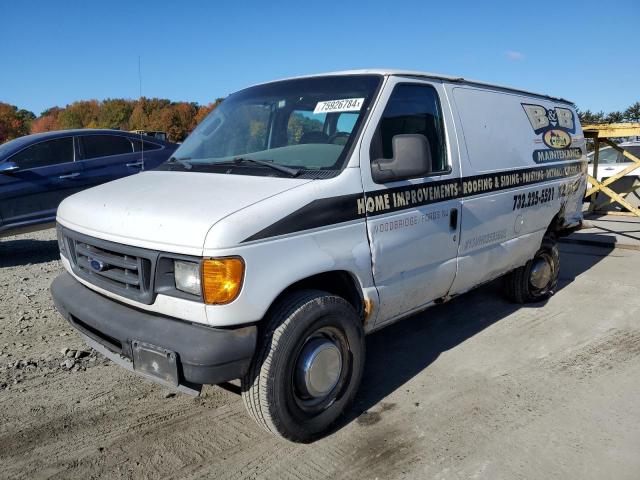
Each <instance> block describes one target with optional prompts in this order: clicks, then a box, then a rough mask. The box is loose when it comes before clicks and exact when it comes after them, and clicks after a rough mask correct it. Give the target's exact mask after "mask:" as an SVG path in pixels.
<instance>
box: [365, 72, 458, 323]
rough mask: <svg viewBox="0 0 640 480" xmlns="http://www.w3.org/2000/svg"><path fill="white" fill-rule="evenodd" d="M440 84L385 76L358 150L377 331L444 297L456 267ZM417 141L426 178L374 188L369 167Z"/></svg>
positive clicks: (454, 210)
mask: <svg viewBox="0 0 640 480" xmlns="http://www.w3.org/2000/svg"><path fill="white" fill-rule="evenodd" d="M445 99H446V97H445V95H444V90H443V88H442V85H441V84H440V83H438V82H435V81H434V82H427V81H416V80H413V79H412V80H408V79H401V78H397V77H391V78H390V79H389V80H388V82H387V84H386V86H385V89H384V91H383V93H382V95H381V101H380V102H379V104H378V106H377V107H376V110H375V111H374V112H373V114H372V117H371V122H372V125H375V128H368V129H367V131H366V133H365V135H364V137H363V142H362V147H361V151H360V166H361V172H362V182H363V186H364V191H365V198H364V202H363V203H362V204H361V205H360V206H361V207H362V208H363V209H364V210H366V218H367V233H368V235H369V243H370V247H371V255H372V264H373V276H374V281H375V285H376V287H377V289H378V293H379V298H380V308H379V312H378V317H377V319H376V324H381V323H387V322H391V321H393V320H395V319H396V318H399V317H402V316H404V315H406V314H408V313H409V312H411V311H415V310H418V309H420V308H421V307H423V306H425V305H426V304H428V303H430V302H432V301H433V300H435V299H438V298H440V297H443V296H445V295H446V294H447V293H448V291H449V288H450V287H451V285H452V283H453V280H454V277H455V274H456V265H457V250H458V240H459V224H460V221H459V219H460V200H459V199H458V189H459V177H460V168H459V160H458V155H457V149H456V148H451V145H450V142H449V140H450V139H451V138H455V136H454V135H453V133H452V130H453V119H452V117H451V111H450V109H449V107H448V105H447V104H446V100H445ZM406 134H409V135H416V134H419V135H423V136H425V137H426V138H427V140H428V144H429V148H430V152H431V172H429V173H425V174H424V175H423V176H419V177H417V178H406V179H402V178H399V179H395V180H393V181H391V182H387V183H377V182H376V181H375V180H374V179H373V177H372V173H371V168H370V166H371V162H372V161H373V160H376V159H378V158H384V159H391V158H393V157H394V152H393V141H392V140H393V137H394V136H396V135H406Z"/></svg>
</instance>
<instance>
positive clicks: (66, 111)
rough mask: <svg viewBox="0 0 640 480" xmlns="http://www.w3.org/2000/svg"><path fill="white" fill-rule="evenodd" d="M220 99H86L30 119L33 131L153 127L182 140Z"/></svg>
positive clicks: (54, 108)
mask: <svg viewBox="0 0 640 480" xmlns="http://www.w3.org/2000/svg"><path fill="white" fill-rule="evenodd" d="M220 102H222V99H221V98H218V99H216V101H215V102H213V103H209V104H207V105H199V104H197V103H195V102H172V101H171V100H167V99H164V98H146V97H142V98H140V99H139V100H129V99H124V98H110V99H107V100H103V101H98V100H83V101H79V102H74V103H72V104H70V105H67V106H66V107H64V108H59V107H52V108H49V109H47V110H45V111H44V112H42V115H40V117H38V118H37V119H35V120H34V121H33V122H32V123H31V133H40V132H47V131H51V130H62V129H68V128H115V129H119V130H150V131H163V132H167V135H168V138H169V140H171V141H174V142H180V141H183V140H184V139H185V138H186V137H187V135H189V133H190V132H191V131H192V130H193V129H194V128H195V127H196V126H197V125H198V124H199V123H200V122H201V121H202V120H204V118H205V117H206V116H207V115H208V114H209V113H210V112H211V111H212V110H213V109H214V108H216V107H217V106H218V105H219V104H220ZM23 135H24V133H23Z"/></svg>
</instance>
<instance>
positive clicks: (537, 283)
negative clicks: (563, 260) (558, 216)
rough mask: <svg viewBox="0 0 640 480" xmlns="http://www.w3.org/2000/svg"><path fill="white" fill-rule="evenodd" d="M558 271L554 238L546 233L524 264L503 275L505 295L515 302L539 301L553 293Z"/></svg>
mask: <svg viewBox="0 0 640 480" xmlns="http://www.w3.org/2000/svg"><path fill="white" fill-rule="evenodd" d="M559 272H560V254H559V252H558V244H557V242H556V240H555V239H554V238H553V237H551V236H549V235H546V236H545V237H544V238H543V240H542V245H541V246H540V249H539V250H538V251H537V252H536V254H535V256H534V257H533V258H532V259H531V260H529V261H528V262H527V263H526V264H525V265H524V266H522V267H519V268H516V269H515V270H513V271H512V272H510V273H508V274H507V275H506V276H505V290H506V294H507V297H509V299H510V300H511V301H513V302H516V303H530V302H539V301H541V300H544V299H546V298H549V297H550V296H551V295H553V294H554V293H555V290H556V287H557V285H558V274H559Z"/></svg>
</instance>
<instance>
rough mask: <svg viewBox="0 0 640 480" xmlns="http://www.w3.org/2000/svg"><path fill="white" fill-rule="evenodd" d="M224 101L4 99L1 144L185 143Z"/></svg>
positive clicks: (614, 115)
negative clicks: (54, 136)
mask: <svg viewBox="0 0 640 480" xmlns="http://www.w3.org/2000/svg"><path fill="white" fill-rule="evenodd" d="M222 100H223V99H222V98H218V99H216V100H215V101H214V102H212V103H209V104H206V105H199V104H198V103H195V102H172V101H171V100H167V99H165V98H145V97H142V98H140V99H138V100H130V99H125V98H111V99H107V100H103V101H99V100H82V101H78V102H74V103H72V104H70V105H67V106H66V107H52V108H49V109H47V110H45V111H44V112H42V114H41V115H40V116H39V117H36V115H35V114H34V113H33V112H30V111H28V110H24V109H18V107H16V106H14V105H9V104H8V103H2V102H0V144H2V143H4V142H7V141H9V140H12V139H14V138H17V137H21V136H23V135H28V134H29V133H40V132H48V131H51V130H64V129H69V128H116V129H119V130H151V131H156V130H158V131H163V132H167V135H168V137H169V140H171V141H173V142H181V141H183V140H184V139H185V138H186V137H187V135H188V134H189V133H190V132H191V131H192V130H193V129H194V128H195V127H196V125H198V123H200V122H201V121H202V120H203V119H204V117H206V116H207V115H208V114H209V112H211V111H212V110H213V109H214V108H216V107H217V106H218V104H220V102H221V101H222ZM578 116H579V117H580V123H582V124H587V123H619V122H640V102H636V103H634V104H633V105H631V106H630V107H629V108H627V109H626V110H624V111H615V112H609V113H606V114H605V113H604V112H603V111H600V112H595V113H594V112H592V111H591V110H585V111H581V110H579V109H578Z"/></svg>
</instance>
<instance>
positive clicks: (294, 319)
mask: <svg viewBox="0 0 640 480" xmlns="http://www.w3.org/2000/svg"><path fill="white" fill-rule="evenodd" d="M265 320H266V324H265V331H264V334H263V339H262V341H261V343H260V345H259V346H258V350H257V352H256V354H255V356H254V358H253V360H252V363H251V367H250V368H249V372H248V373H247V375H246V376H245V377H244V378H243V379H242V398H243V401H244V404H245V407H246V409H247V411H248V413H249V415H250V416H251V417H252V418H253V419H254V420H255V421H256V422H257V423H258V424H259V425H261V426H262V427H263V428H264V429H266V430H267V431H268V432H270V433H272V434H274V435H277V436H281V437H284V438H286V439H288V440H291V441H294V442H303V443H308V442H311V441H313V440H315V439H317V438H319V437H321V436H322V435H323V434H324V433H326V432H327V431H328V430H329V429H330V428H331V426H332V425H333V424H334V423H335V422H336V420H338V418H339V417H340V416H341V414H342V413H343V412H344V411H345V409H346V408H347V407H348V406H349V405H350V404H351V402H352V401H353V398H354V397H355V394H356V392H357V389H358V386H359V384H360V379H361V378H362V372H363V368H364V357H365V355H364V353H365V343H364V331H363V328H362V324H361V322H360V319H359V317H358V315H357V314H356V312H355V310H354V308H353V307H352V306H351V305H350V304H349V303H348V302H347V301H346V300H344V299H343V298H341V297H338V296H335V295H331V294H329V293H326V292H321V291H316V290H303V291H299V292H294V293H292V294H290V295H288V296H286V297H285V298H284V299H283V300H282V301H280V302H279V304H278V305H277V306H275V307H274V308H273V309H272V311H271V312H270V313H269V314H268V317H267V318H266V319H265Z"/></svg>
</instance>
